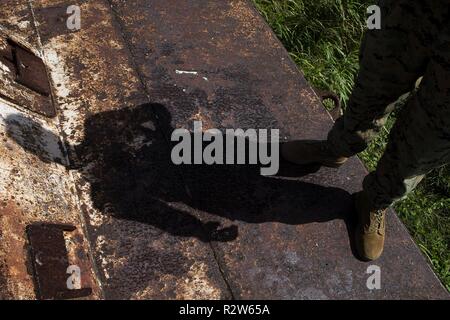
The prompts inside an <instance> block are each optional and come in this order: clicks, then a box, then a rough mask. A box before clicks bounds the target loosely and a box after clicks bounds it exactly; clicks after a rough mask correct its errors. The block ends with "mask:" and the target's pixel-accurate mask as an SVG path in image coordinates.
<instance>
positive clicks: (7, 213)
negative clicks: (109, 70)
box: [0, 0, 101, 299]
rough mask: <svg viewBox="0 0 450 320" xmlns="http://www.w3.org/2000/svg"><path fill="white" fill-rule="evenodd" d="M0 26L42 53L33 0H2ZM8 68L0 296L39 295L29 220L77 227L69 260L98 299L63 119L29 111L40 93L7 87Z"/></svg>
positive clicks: (2, 72)
mask: <svg viewBox="0 0 450 320" xmlns="http://www.w3.org/2000/svg"><path fill="white" fill-rule="evenodd" d="M0 29H1V30H0V34H1V37H0V38H1V39H5V37H4V36H5V35H6V36H7V38H8V39H12V40H14V41H15V42H18V43H20V44H22V45H24V46H25V47H26V48H28V49H30V50H32V52H33V53H34V54H36V55H37V56H39V57H42V55H41V48H40V47H39V41H38V40H37V33H36V30H35V26H34V22H33V20H32V12H31V10H30V6H29V1H27V0H16V1H9V0H5V1H2V2H1V10H0ZM5 43H6V44H7V42H6V41H5V42H3V40H1V41H0V44H2V45H3V44H5ZM4 48H5V46H2V49H4ZM4 67H5V66H4V65H3V64H0V80H1V81H6V83H7V86H5V85H4V84H5V82H3V83H2V84H3V85H2V86H0V92H2V93H5V91H6V93H8V96H9V95H10V94H11V97H12V99H4V97H3V96H2V97H0V234H1V241H0V284H1V285H0V287H1V288H0V297H1V298H5V299H34V298H36V288H35V284H34V279H33V278H34V277H33V272H32V264H31V258H30V245H29V242H28V241H27V235H26V231H25V230H26V226H27V225H30V224H34V223H39V222H47V221H51V222H53V223H68V224H73V225H75V226H77V231H76V232H74V233H73V234H72V235H71V238H70V239H68V242H67V249H68V254H69V260H70V262H71V263H72V264H76V265H78V266H79V267H80V269H81V277H82V283H83V284H85V285H86V286H87V287H92V288H93V295H92V298H99V297H100V296H101V292H100V288H99V284H98V283H97V280H96V278H95V275H94V273H93V268H92V264H91V261H90V258H89V256H90V255H89V249H88V243H87V241H86V240H85V236H84V234H83V221H82V220H81V215H80V214H79V207H78V205H79V204H78V202H77V196H76V193H75V186H74V182H73V179H72V177H71V176H70V174H68V172H67V170H66V168H65V167H66V163H67V155H66V151H65V148H64V146H63V144H62V142H61V140H60V139H59V137H58V136H59V126H60V123H59V121H58V119H56V118H53V119H48V118H45V117H43V116H41V115H39V114H37V113H34V112H30V110H29V108H28V106H27V103H28V102H33V101H36V98H35V97H36V96H38V95H37V94H35V95H33V94H32V90H29V89H27V88H26V87H25V86H21V88H20V89H17V90H15V91H13V92H11V91H8V90H9V89H10V88H11V87H12V86H13V85H12V82H13V81H14V79H13V78H12V77H10V75H11V71H12V70H8V69H7V68H6V69H5V68H4ZM18 86H19V85H18Z"/></svg>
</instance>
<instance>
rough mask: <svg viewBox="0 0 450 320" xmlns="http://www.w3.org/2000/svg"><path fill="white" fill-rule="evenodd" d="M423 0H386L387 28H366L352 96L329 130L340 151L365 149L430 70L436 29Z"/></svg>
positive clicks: (384, 18)
mask: <svg viewBox="0 0 450 320" xmlns="http://www.w3.org/2000/svg"><path fill="white" fill-rule="evenodd" d="M422 2H423V1H403V0H400V1H380V7H381V9H382V14H381V22H382V24H381V29H380V30H368V31H367V32H366V34H365V37H364V40H363V43H362V46H361V52H360V70H359V73H358V76H357V79H356V82H355V86H354V89H353V91H352V95H351V98H350V101H349V103H348V106H347V108H346V110H345V113H344V115H343V116H342V117H341V118H339V119H338V120H337V121H336V123H335V125H334V127H333V129H332V130H331V131H330V133H329V135H328V142H329V144H330V146H331V148H332V150H333V151H334V153H335V154H336V155H339V156H345V157H350V156H353V155H355V154H356V153H359V152H361V151H363V150H364V149H365V148H366V147H367V144H368V143H369V142H370V141H371V140H372V139H373V138H374V137H375V136H376V134H377V133H378V132H379V130H380V129H381V127H382V126H383V125H384V124H385V121H386V118H387V116H388V115H389V113H390V112H391V111H392V107H389V106H390V105H391V106H392V103H393V102H395V101H396V100H397V99H398V98H399V97H400V96H401V95H402V94H405V93H407V92H409V91H411V90H412V89H414V84H415V82H416V80H417V79H418V78H419V77H420V76H421V75H422V74H423V72H424V71H425V68H426V65H427V62H428V57H429V55H430V52H429V49H428V46H427V44H428V42H429V41H430V37H429V34H428V33H429V32H431V31H432V30H426V29H427V28H424V16H423V15H424V14H425V13H427V12H426V11H425V13H424V10H426V9H425V8H424V7H423V6H424V5H423V3H422ZM424 29H425V30H424Z"/></svg>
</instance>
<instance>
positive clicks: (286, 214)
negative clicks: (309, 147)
mask: <svg viewBox="0 0 450 320" xmlns="http://www.w3.org/2000/svg"><path fill="white" fill-rule="evenodd" d="M6 2H7V3H8V6H7V10H4V9H3V3H2V9H1V11H0V25H1V26H3V29H2V30H1V31H3V32H4V33H6V34H14V40H15V41H19V42H20V43H21V45H23V46H25V47H26V48H28V49H29V50H34V51H33V52H35V53H36V55H37V56H39V57H42V61H43V62H44V63H45V65H46V70H47V72H48V78H49V79H50V86H51V98H52V101H53V103H54V107H55V109H56V117H54V118H48V117H46V116H45V114H42V113H39V112H35V110H34V109H33V108H27V105H26V103H23V100H20V99H19V98H17V99H15V98H14V96H12V97H11V94H9V93H8V94H9V96H8V97H9V100H8V101H5V102H2V100H1V98H0V116H1V118H0V120H1V121H0V129H1V131H0V132H1V135H2V136H1V137H2V138H4V139H3V141H1V142H0V148H1V153H0V191H1V192H2V197H3V198H2V199H1V200H2V201H3V202H0V222H1V224H0V237H2V239H6V241H2V243H1V244H0V296H1V297H4V298H11V297H18V298H34V297H35V296H36V292H34V291H33V290H36V289H35V288H34V286H33V272H32V271H31V269H32V265H33V263H31V262H30V257H29V254H28V253H27V252H28V250H29V243H27V241H26V235H25V228H26V225H30V224H33V223H35V222H44V223H65V224H67V223H70V224H71V225H73V226H75V227H76V228H77V230H79V231H78V232H79V233H78V235H77V237H76V239H75V240H73V241H69V242H71V243H75V247H76V248H77V249H75V250H74V249H70V248H68V255H69V257H68V260H70V263H73V264H80V265H81V267H82V268H81V270H82V274H83V275H84V277H83V282H84V283H85V285H83V288H92V294H91V296H90V298H107V299H189V298H192V299H230V298H236V299H255V298H260V299H389V298H393V299H418V298H431V299H448V298H449V296H448V293H447V291H446V290H445V289H444V288H443V286H442V285H441V284H440V282H439V280H438V279H437V278H436V276H435V275H434V274H433V272H432V270H431V268H430V267H429V265H428V263H427V261H426V259H425V258H424V257H423V256H422V255H421V253H420V251H419V250H418V248H417V247H416V246H415V244H414V242H413V241H412V239H411V237H410V236H409V234H408V232H407V230H406V229H405V227H404V226H403V225H402V224H401V223H400V221H399V219H398V218H397V217H396V215H395V213H394V212H390V214H389V217H388V239H387V243H386V250H385V253H384V255H383V257H382V258H381V259H380V260H378V261H376V262H374V263H364V262H361V261H359V260H358V259H357V258H356V257H355V256H354V253H353V251H352V248H353V244H352V241H351V240H350V239H351V233H352V229H353V218H352V217H353V215H354V212H353V206H352V201H351V194H352V193H354V192H356V191H359V189H360V185H361V181H362V178H363V177H364V175H365V174H366V171H365V169H364V167H363V166H362V164H361V163H360V161H359V160H358V159H356V158H354V159H351V160H350V161H348V162H347V163H346V164H345V165H344V166H343V167H341V168H340V169H339V170H334V169H327V168H317V167H305V168H301V169H299V168H293V167H290V166H289V165H287V164H285V163H282V168H281V170H280V172H279V174H278V175H277V176H275V177H264V176H261V175H260V171H259V167H257V166H247V165H226V166H225V165H213V166H207V165H192V166H190V165H181V166H176V165H174V164H173V163H172V162H171V158H170V153H171V148H172V146H173V144H172V143H171V142H170V137H171V134H172V132H173V130H174V129H176V128H186V129H189V130H191V131H192V128H193V122H194V121H198V120H201V121H202V122H203V127H204V129H209V128H218V129H221V130H224V129H228V128H242V129H247V128H255V129H258V128H265V129H279V130H280V135H281V137H282V139H283V140H289V139H296V138H304V139H321V138H324V137H326V134H327V132H328V130H329V129H330V127H331V126H332V118H331V117H330V115H329V114H328V113H327V112H326V111H325V109H324V108H323V106H322V105H321V103H320V101H319V99H318V98H317V96H316V94H315V93H314V91H313V90H312V89H311V88H310V86H309V85H308V83H307V82H306V80H305V79H304V77H303V75H302V73H301V72H300V71H299V70H298V69H297V67H296V66H295V64H294V62H293V61H292V60H291V59H290V58H289V55H288V53H287V52H286V50H285V49H284V48H283V46H282V45H281V44H280V42H279V41H278V40H277V39H276V37H275V35H274V34H273V33H272V31H271V30H270V28H269V26H268V25H267V24H266V23H265V22H264V20H263V19H262V18H261V17H260V16H259V14H258V13H257V12H256V10H255V9H254V8H253V6H252V5H251V3H250V1H246V0H228V1H224V0H198V1H179V0H152V1H149V0H128V1H120V0H108V1H107V0H101V1H98V0H97V1H93V0H81V1H78V4H79V5H80V7H81V29H80V30H77V31H71V30H69V29H67V26H66V19H67V13H66V9H67V7H68V6H70V5H72V4H73V3H72V2H71V1H68V0H52V1H46V0H33V1H30V2H29V3H30V5H28V1H25V0H14V1H13V0H7V1H6ZM20 26H22V27H20ZM35 26H37V28H36V27H35ZM1 43H2V42H0V44H1ZM0 49H2V48H0ZM0 66H2V65H0ZM0 72H3V73H4V74H7V72H11V70H9V71H8V70H7V69H6V68H0ZM3 73H2V74H3ZM8 74H9V73H8ZM4 79H6V80H5V81H8V82H7V83H10V84H11V83H12V82H13V81H14V80H13V77H5V78H4ZM34 83H35V82H33V84H34ZM11 85H12V84H11ZM19 85H20V84H19ZM14 86H17V85H16V84H14ZM1 90H2V89H1V88H0V93H1ZM23 90H25V92H26V90H27V89H23ZM41 91H42V90H41ZM18 94H19V93H18ZM20 95H22V93H20ZM25 96H26V95H25ZM0 97H1V95H0ZM26 97H28V96H26ZM3 151H5V152H3ZM13 168H15V169H13ZM23 175H26V176H30V177H32V179H30V180H26V181H25V180H24V179H20V176H23ZM49 175H50V176H51V177H53V178H52V179H49V178H48V176H49ZM18 177H19V178H18ZM55 177H58V179H56V178H55ZM43 184H45V185H43ZM3 195H5V196H3ZM45 195H46V196H47V199H46V200H45V201H44V200H42V199H43V197H44V196H45ZM43 203H45V206H44V205H43ZM48 208H52V209H51V210H49V209H48ZM24 209H25V210H24ZM17 248H20V250H21V251H20V252H21V253H23V257H18V258H15V259H13V258H12V257H9V256H8V252H10V251H11V250H15V249H16V250H17ZM61 251H63V250H62V249H61ZM74 252H76V253H74ZM64 261H65V260H64ZM371 264H376V265H377V266H379V267H380V268H381V272H382V274H381V275H382V285H381V289H379V290H369V289H368V288H367V286H366V282H367V279H368V277H369V276H370V275H369V274H367V273H366V271H367V268H368V267H369V266H370V265H371ZM17 270H19V271H20V272H17ZM45 280H46V279H44V281H45ZM48 281H52V280H51V279H50V280H48ZM55 281H56V280H55ZM23 288H26V290H25V289H23ZM33 288H34V289H33ZM38 296H39V295H38Z"/></svg>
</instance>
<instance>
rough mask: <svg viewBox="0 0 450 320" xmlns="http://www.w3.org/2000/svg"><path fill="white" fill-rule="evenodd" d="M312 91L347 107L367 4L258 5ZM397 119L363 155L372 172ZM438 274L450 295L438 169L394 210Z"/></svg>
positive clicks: (301, 1) (447, 214) (447, 223)
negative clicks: (336, 97)
mask: <svg viewBox="0 0 450 320" xmlns="http://www.w3.org/2000/svg"><path fill="white" fill-rule="evenodd" d="M253 1H254V3H255V5H256V7H257V8H258V10H259V11H260V12H261V14H262V15H263V16H264V17H265V19H266V20H267V22H268V23H269V24H270V26H271V27H272V29H273V30H274V31H275V33H276V34H277V36H278V37H279V39H280V40H281V41H282V42H283V44H284V46H285V47H286V49H287V50H288V51H289V54H290V55H291V57H292V58H293V59H294V61H295V62H296V63H297V64H298V65H299V67H300V69H301V70H302V71H303V72H304V74H305V77H306V78H307V79H308V81H309V82H310V83H312V85H313V86H315V87H318V88H322V89H329V90H332V91H334V92H336V93H338V94H339V95H340V96H341V99H342V102H343V104H344V105H345V103H346V102H347V100H348V97H349V95H350V93H351V89H352V87H353V83H354V76H355V74H356V72H357V71H358V53H359V45H360V42H361V37H362V34H363V31H364V29H365V20H366V8H367V6H369V5H371V4H373V1H371V0H370V1H368V0H314V1H311V0H253ZM394 121H395V113H394V114H392V115H391V116H390V118H389V120H388V121H387V124H386V126H385V128H384V130H383V131H382V133H381V134H380V135H379V136H378V137H377V138H376V139H375V140H374V141H373V142H372V143H371V144H370V146H369V148H368V149H367V150H366V151H364V152H363V153H361V154H360V155H359V156H360V158H361V159H362V160H363V161H364V163H365V165H366V166H367V168H368V169H369V170H374V168H375V167H376V163H377V161H378V159H379V158H380V157H381V155H382V153H383V151H384V149H385V146H386V141H387V137H388V134H389V130H390V129H391V127H392V124H393V123H394ZM395 208H396V210H397V213H398V215H399V217H400V218H401V219H402V221H403V222H404V223H405V225H406V226H407V228H408V229H409V231H410V233H411V235H412V236H413V238H414V239H415V241H416V243H417V244H418V246H419V247H420V249H421V250H422V252H423V253H424V254H425V255H426V256H427V257H428V259H429V260H430V262H431V264H432V266H433V268H434V270H435V272H436V273H437V274H438V276H439V278H440V279H441V280H442V282H443V283H444V285H445V286H446V287H447V289H449V290H450V250H449V249H450V248H449V247H450V166H446V167H443V168H441V169H437V170H434V171H433V172H431V173H430V174H428V175H427V177H426V178H425V179H424V181H422V183H421V184H420V185H419V187H417V188H416V190H414V191H413V192H412V193H411V194H410V195H409V196H408V197H407V198H406V199H405V200H402V201H400V202H398V203H397V204H396V205H395Z"/></svg>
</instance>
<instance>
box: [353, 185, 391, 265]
mask: <svg viewBox="0 0 450 320" xmlns="http://www.w3.org/2000/svg"><path fill="white" fill-rule="evenodd" d="M355 208H356V212H357V215H358V225H357V227H356V232H355V240H356V243H355V247H356V250H357V252H358V254H359V256H360V258H361V259H363V260H366V261H371V260H375V259H378V258H379V257H380V256H381V253H382V252H383V247H384V238H385V234H386V220H385V219H386V218H385V217H386V211H387V210H386V209H385V210H375V209H372V208H371V205H370V202H369V199H368V197H367V195H366V194H365V193H364V191H361V192H358V193H357V194H355Z"/></svg>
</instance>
